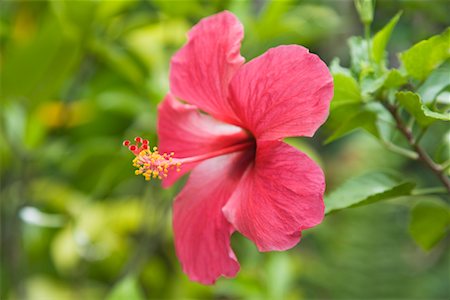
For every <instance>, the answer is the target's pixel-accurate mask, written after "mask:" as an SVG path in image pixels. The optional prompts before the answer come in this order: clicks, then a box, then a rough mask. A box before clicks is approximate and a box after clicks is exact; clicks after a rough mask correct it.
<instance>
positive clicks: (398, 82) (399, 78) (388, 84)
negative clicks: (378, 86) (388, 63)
mask: <svg viewBox="0 0 450 300" xmlns="http://www.w3.org/2000/svg"><path fill="white" fill-rule="evenodd" d="M406 82H407V80H406V78H405V76H403V75H402V73H400V71H399V70H397V69H391V70H389V72H388V73H387V74H386V75H385V79H384V83H383V86H384V87H385V88H388V89H389V88H398V87H400V86H402V85H404V84H405V83H406Z"/></svg>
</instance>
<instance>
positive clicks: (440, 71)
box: [417, 60, 450, 103]
mask: <svg viewBox="0 0 450 300" xmlns="http://www.w3.org/2000/svg"><path fill="white" fill-rule="evenodd" d="M448 86H450V60H447V61H446V62H445V63H443V64H442V65H441V66H440V67H439V68H437V69H436V70H434V71H433V72H432V73H431V74H430V76H429V77H428V78H427V79H426V80H425V82H424V83H423V84H422V85H421V86H420V88H419V89H418V90H417V93H418V94H419V95H420V96H421V97H422V99H423V102H424V103H431V102H433V101H434V100H435V98H436V97H437V96H438V95H439V93H440V92H442V90H444V89H445V88H446V87H448Z"/></svg>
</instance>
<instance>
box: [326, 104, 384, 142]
mask: <svg viewBox="0 0 450 300" xmlns="http://www.w3.org/2000/svg"><path fill="white" fill-rule="evenodd" d="M346 107H348V105H346V106H342V109H345V108H346ZM376 121H377V115H376V113H374V112H372V111H368V110H361V111H359V112H357V113H356V114H354V115H352V116H351V117H350V118H348V119H346V120H345V121H343V122H342V123H341V124H340V126H338V127H337V129H336V130H335V131H334V132H333V134H332V135H331V136H329V137H328V138H327V139H326V140H325V144H328V143H331V142H332V141H334V140H336V139H338V138H340V137H343V136H344V135H346V134H348V133H350V132H351V131H353V130H355V129H357V128H363V129H365V130H367V131H368V132H369V133H371V134H373V135H374V136H378V129H377V126H376Z"/></svg>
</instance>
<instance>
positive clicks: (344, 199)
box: [325, 171, 415, 214]
mask: <svg viewBox="0 0 450 300" xmlns="http://www.w3.org/2000/svg"><path fill="white" fill-rule="evenodd" d="M414 186H415V184H414V183H413V182H408V181H405V180H404V179H403V178H402V177H400V176H396V175H394V174H391V173H386V172H379V171H378V172H371V173H366V174H364V175H361V176H358V177H355V178H352V179H350V180H348V181H347V182H345V183H344V184H343V185H341V186H340V187H338V188H337V189H336V190H334V191H333V192H331V193H330V194H328V195H327V196H325V207H326V209H325V213H326V214H329V213H331V212H334V211H337V210H340V209H344V208H349V207H356V206H361V205H367V204H370V203H374V202H378V201H383V200H388V199H392V198H396V197H400V196H405V195H409V194H411V191H412V189H413V188H414Z"/></svg>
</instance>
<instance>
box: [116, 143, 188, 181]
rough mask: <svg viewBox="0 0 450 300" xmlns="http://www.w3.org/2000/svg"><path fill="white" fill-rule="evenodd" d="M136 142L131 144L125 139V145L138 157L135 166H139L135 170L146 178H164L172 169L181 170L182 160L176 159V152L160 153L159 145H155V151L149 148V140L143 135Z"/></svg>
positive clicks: (134, 161)
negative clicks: (143, 137) (144, 138)
mask: <svg viewBox="0 0 450 300" xmlns="http://www.w3.org/2000/svg"><path fill="white" fill-rule="evenodd" d="M134 140H135V142H136V144H134V145H131V143H130V141H128V140H125V141H124V142H123V145H124V146H125V147H127V148H128V149H129V150H130V151H131V152H133V154H134V155H136V157H135V158H134V159H133V166H134V167H136V168H137V170H136V171H135V172H134V173H135V174H136V175H142V176H144V177H145V180H151V179H152V178H159V179H163V178H166V177H167V174H168V173H169V171H170V170H171V169H176V170H177V172H179V171H180V170H181V169H180V168H181V162H180V161H179V160H177V159H174V158H173V156H174V155H175V153H173V152H171V153H170V154H167V153H162V154H161V153H159V152H158V148H157V147H153V149H152V150H153V151H151V150H150V149H149V146H148V143H149V142H148V140H143V139H142V138H141V137H136V138H135V139H134Z"/></svg>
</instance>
